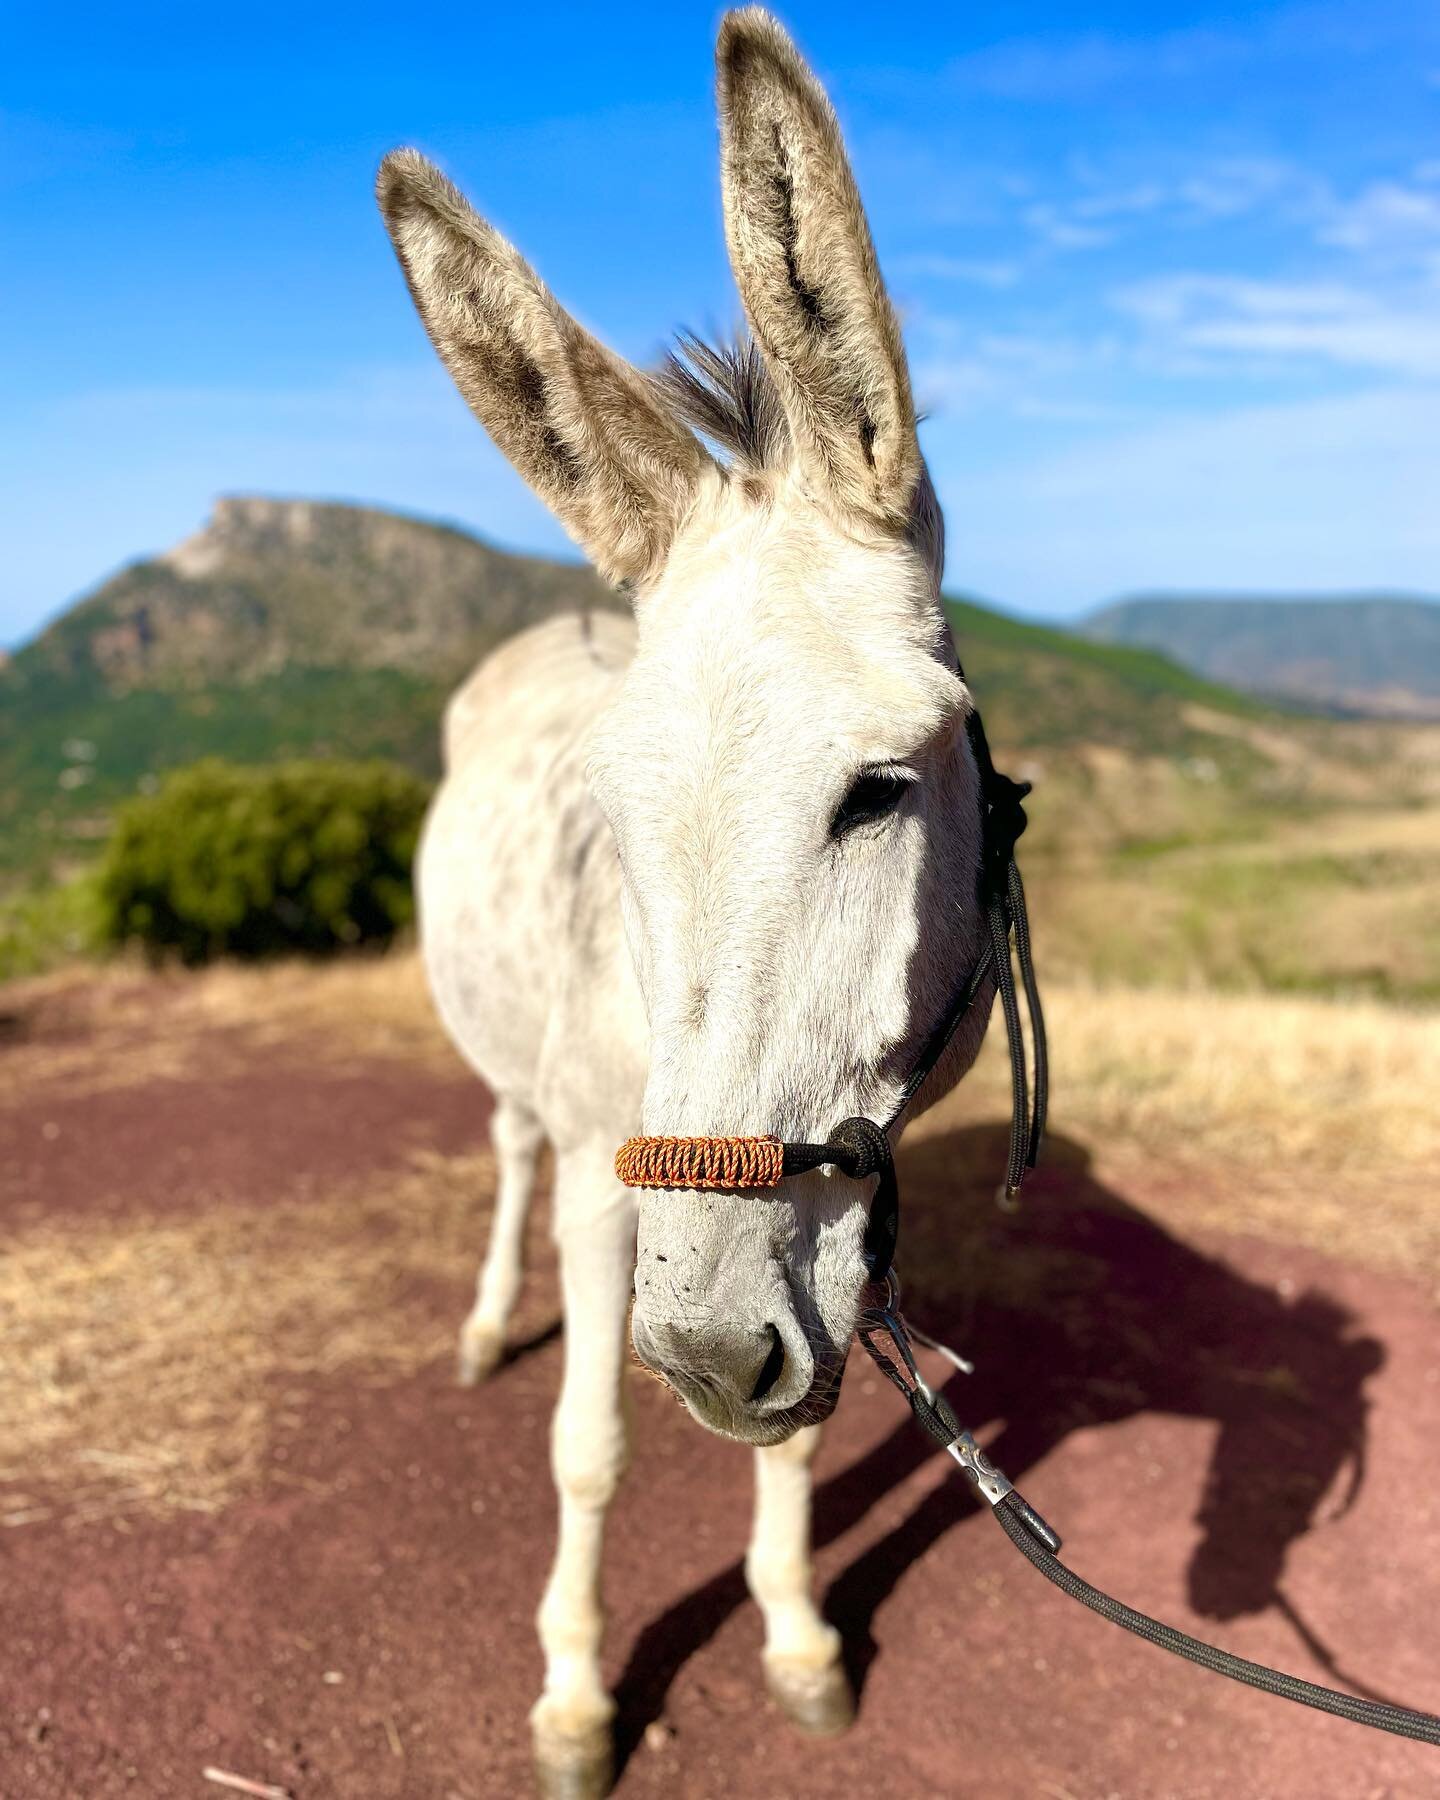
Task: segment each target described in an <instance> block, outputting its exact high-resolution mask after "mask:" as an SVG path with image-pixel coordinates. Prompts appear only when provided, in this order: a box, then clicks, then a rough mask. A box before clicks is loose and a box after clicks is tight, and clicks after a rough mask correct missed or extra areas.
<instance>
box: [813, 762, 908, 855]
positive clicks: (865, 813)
mask: <svg viewBox="0 0 1440 1800" xmlns="http://www.w3.org/2000/svg"><path fill="white" fill-rule="evenodd" d="M913 786H914V783H913V782H910V781H907V780H906V779H905V777H904V776H903V775H897V774H895V773H894V772H893V771H892V770H890V769H867V770H866V772H865V773H864V774H863V775H859V776H857V777H856V778H855V780H854V782H853V783H852V784H851V788H850V792H849V793H848V794H847V795H846V796H845V798H844V799H843V800H842V801H841V802H840V805H839V807H838V808H837V810H836V813H835V817H834V818H833V819H832V820H831V821H830V835H831V837H832V838H838V837H844V835H845V833H846V832H847V831H853V830H854V829H855V827H856V826H857V825H870V824H873V823H874V821H875V820H877V819H883V818H884V817H885V815H886V813H891V812H894V810H895V808H896V807H897V806H898V805H899V804H900V802H901V801H902V800H903V799H904V798H905V795H906V793H907V792H908V791H909V789H910V788H911V787H913Z"/></svg>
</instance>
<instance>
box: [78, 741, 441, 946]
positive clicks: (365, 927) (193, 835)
mask: <svg viewBox="0 0 1440 1800" xmlns="http://www.w3.org/2000/svg"><path fill="white" fill-rule="evenodd" d="M428 797H429V796H428V792H427V790H426V788H425V786H424V785H423V784H422V783H421V782H419V781H417V780H416V779H415V778H414V777H413V776H411V775H408V774H406V773H405V772H404V770H402V769H397V768H394V767H392V766H391V765H390V764H387V763H382V762H366V763H347V762H287V763H277V764H275V765H273V766H270V767H265V768H253V769H252V768H240V767H237V766H235V765H233V764H229V763H223V762H217V761H208V762H201V763H195V764H194V765H193V766H191V767H190V768H186V769H181V770H180V771H178V772H177V773H176V774H174V775H172V776H170V777H169V779H168V780H167V781H166V782H165V784H164V786H163V787H161V788H160V790H159V791H158V792H157V793H155V794H153V795H151V796H148V797H146V798H143V799H138V800H134V801H131V802H130V803H129V804H128V805H127V806H125V807H124V808H123V809H122V810H121V812H120V815H119V817H118V819H117V821H116V826H115V832H114V835H113V837H112V838H111V840H110V844H109V847H108V849H107V851H106V854H105V859H104V862H103V864H102V866H101V870H100V877H99V895H100V906H101V929H102V933H103V935H104V936H105V937H106V938H108V939H109V940H111V941H112V942H115V943H121V942H124V941H126V940H130V939H135V940H138V941H139V942H140V943H142V944H143V945H145V946H146V948H147V949H148V950H150V951H151V952H152V953H153V954H155V955H163V954H165V953H166V952H173V953H176V954H178V955H179V956H180V957H181V959H182V960H183V961H185V962H187V963H200V962H205V961H207V960H208V959H210V958H212V957H216V956H244V957H257V956H269V955H274V954H276V953H279V952H282V951H297V950H298V951H306V952H309V953H312V954H322V953H325V952H329V951H334V950H338V949H342V948H345V947H347V946H349V945H352V944H361V943H367V942H380V943H384V942H388V941H389V940H390V939H391V938H393V937H394V936H395V934H396V932H397V931H399V930H401V929H402V928H403V927H404V926H406V925H408V924H409V923H410V921H411V919H412V918H413V917H414V910H415V903H414V897H413V893H412V889H411V882H410V864H411V861H412V859H413V857H414V854H415V841H416V838H417V836H418V834H419V830H420V821H421V817H422V815H423V813H424V810H425V805H426V801H427V799H428Z"/></svg>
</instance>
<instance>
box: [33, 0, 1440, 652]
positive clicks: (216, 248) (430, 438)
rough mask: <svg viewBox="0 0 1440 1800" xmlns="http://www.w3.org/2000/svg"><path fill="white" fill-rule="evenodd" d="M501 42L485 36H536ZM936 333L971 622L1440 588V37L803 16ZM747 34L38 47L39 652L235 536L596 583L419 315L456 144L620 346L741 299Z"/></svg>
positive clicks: (81, 17) (501, 215)
mask: <svg viewBox="0 0 1440 1800" xmlns="http://www.w3.org/2000/svg"><path fill="white" fill-rule="evenodd" d="M502 10H503V16H502V17H499V18H496V17H492V16H489V15H490V14H491V13H492V11H494V12H501V11H502ZM783 16H784V17H785V19H786V20H787V22H788V23H789V25H790V26H791V28H792V29H793V30H794V31H795V33H796V35H797V37H798V39H799V41H800V43H801V46H802V48H803V49H804V50H805V51H806V53H807V54H808V55H809V57H810V58H811V60H812V61H813V62H814V64H815V65H816V67H817V68H818V69H819V71H820V72H821V74H822V76H823V78H824V79H825V81H826V82H827V84H828V86H829V87H830V90H831V93H832V95H833V96H834V98H835V101H836V104H837V107H838V109H839V112H840V115H841V119H842V122H843V124H844V126H845V128H846V132H847V135H848V138H849V141H850V144H851V149H852V154H853V157H854V160H855V164H856V168H857V173H858V175H859V178H860V182H861V186H862V189H863V191H864V194H865V197H866V202H867V205H868V207H869V211H870V215H871V220H872V224H873V227H874V230H875V236H876V240H877V243H878V245H879V248H880V254H881V259H882V262H883V265H884V267H885V270H886V273H887V276H888V278H889V281H890V285H891V287H892V290H893V292H894V294H895V296H896V299H897V301H898V302H899V304H900V306H901V308H902V311H903V314H904V317H905V320H906V329H907V337H908V341H909V345H910V353H911V360H912V365H913V369H914V374H915V384H916V388H917V391H918V395H919V398H920V401H921V404H922V405H923V406H924V407H925V408H926V409H927V411H928V413H929V415H930V416H929V419H928V421H927V423H926V424H925V426H924V427H923V433H924V442H925V447H926V451H927V454H928V455H929V457H930V460H931V464H932V467H933V469H934V471H935V475H936V479H937V484H938V486H939V488H940V492H941V495H942V497H943V499H944V501H945V504H946V510H947V514H948V518H949V524H950V533H951V540H950V541H951V553H950V568H949V577H950V582H951V585H952V586H954V587H956V588H964V589H967V590H970V591H973V592H978V593H981V594H985V595H988V596H991V597H993V598H995V599H997V600H1000V601H1002V602H1004V603H1006V604H1008V605H1010V606H1013V607H1015V608H1018V609H1022V610H1026V611H1031V612H1039V613H1045V614H1050V615H1055V616H1062V615H1065V614H1067V613H1072V612H1074V611H1076V610H1079V609H1081V608H1083V607H1086V606H1088V605H1090V604H1092V603H1094V602H1097V601H1099V600H1102V599H1105V598H1108V597H1110V596H1113V595H1115V594H1117V593H1121V592H1125V591H1129V590H1133V589H1136V588H1141V587H1154V586H1160V587H1218V588H1225V589H1256V588H1259V589H1303V588H1339V587H1348V586H1356V585H1365V586H1376V585H1385V586H1394V587H1403V588H1410V589H1419V590H1423V591H1431V592H1435V591H1440V8H1437V7H1436V6H1435V5H1434V4H1433V0H1417V3H1415V4H1409V3H1406V0H1368V3H1366V4H1359V3H1358V0H1346V3H1345V4H1332V3H1329V0H1321V3H1319V4H1298V5H1286V6H1245V5H1238V6H1237V5H1232V6H1229V7H1226V8H1225V9H1224V10H1223V11H1219V10H1207V9H1206V8H1204V7H1198V6H1197V7H1186V6H1180V5H1174V4H1163V3H1159V4H1147V5H1142V4H1135V3H1131V0H1124V3H1121V0H1096V3H1095V4H1092V5H1088V6H1084V7H1081V6H1077V5H1068V6H1060V5H1057V4H1038V3H1036V4H1026V3H1011V4H1003V5H993V6H990V7H982V6H975V5H971V6H967V7H964V8H960V7H957V6H955V5H954V4H953V3H952V4H945V5H923V4H911V5H907V6H904V7H900V6H892V7H884V8H881V7H876V6H874V5H873V4H871V5H866V6H858V5H848V4H845V3H844V0H825V3H824V4H820V3H818V0H800V3H797V4H795V5H792V6H790V7H788V8H786V9H784V12H783ZM717 18H718V13H717V12H716V11H712V9H711V8H709V7H708V6H705V7H702V6H687V5H683V4H681V5H670V6H667V7H663V8H662V7H653V8H652V7H642V6H632V7H626V6H623V5H618V4H616V5H613V6H611V7H608V8H599V7H590V6H586V7H564V6H556V5H554V4H545V5H536V6H533V7H530V8H505V9H489V8H484V7H475V6H467V7H465V8H459V7H448V6H438V5H425V4H420V5H414V6H411V7H408V8H400V7H394V6H387V7H384V8H381V7H378V6H371V5H367V4H356V5H350V6H347V7H345V8H343V9H342V8H339V7H333V6H327V5H312V6H307V7H298V8H297V7H293V6H286V7H280V6H275V5H270V4H268V3H266V4H261V5H258V6H251V7H248V8H247V9H245V10H244V11H243V12H242V13H238V14H237V13H235V12H234V11H231V10H221V11H218V12H216V11H213V10H208V9H207V10H205V11H203V12H202V10H201V9H197V8H191V7H185V8H179V7H175V8H169V7H163V6H141V7H137V8H109V7H107V8H104V9H101V8H98V7H83V6H82V7H79V8H68V9H62V8H53V9H40V8H29V9H25V11H24V12H23V13H21V14H18V15H15V16H13V17H12V19H11V20H10V23H9V26H8V29H7V45H6V56H5V59H4V63H5V67H4V70H3V73H0V134H3V136H0V241H3V243H4V245H5V251H6V254H5V266H6V274H5V280H4V282H3V284H0V365H3V374H0V382H3V387H0V392H3V396H4V403H3V408H0V530H3V541H4V545H5V555H4V563H3V573H0V643H7V642H8V643H14V642H18V641H20V640H21V639H23V638H24V637H25V636H26V635H27V634H28V633H29V632H30V631H32V630H33V629H34V627H35V626H36V625H37V624H38V623H39V622H40V621H41V620H42V619H43V618H44V617H45V616H47V615H49V614H51V613H53V612H54V611H55V610H57V609H58V608H59V607H60V606H62V605H63V604H64V603H66V602H67V601H68V600H69V599H70V598H72V597H73V596H74V595H75V594H76V593H77V592H79V591H81V590H83V589H84V588H86V587H88V586H90V585H92V584H93V583H94V582H96V581H97V580H99V579H100V578H101V577H102V576H104V575H105V574H106V573H108V572H109V571H111V570H112V569H113V568H115V567H116V566H117V565H119V564H120V563H123V562H125V561H128V560H129V559H130V558H132V557H134V556H138V555H141V554H145V553H148V552H153V551H155V550H158V549H161V548H163V547H165V546H166V545H168V544H170V543H172V542H174V541H176V540H177V539H179V538H180V537H182V536H184V535H186V534H187V533H189V532H190V531H192V530H194V529H195V528H196V527H197V526H198V525H199V523H200V521H201V520H202V518H203V517H204V515H205V513H206V511H207V509H208V507H209V504H210V501H211V500H212V498H213V496H214V495H215V494H217V493H223V492H234V491H242V492H244V491H261V492H274V493H291V494H309V495H323V496H330V497H340V498H354V499H361V500H368V501H374V502H379V503H382V504H389V505H395V506H400V507H404V508H407V509H410V510H414V511H418V512H422V513H428V514H432V515H436V516H441V517H446V518H451V519H455V520H458V521H460V522H463V523H466V524H469V525H471V526H473V527H474V528H476V529H478V530H479V531H481V532H483V533H485V534H486V535H488V536H490V537H492V538H494V539H496V540H497V541H499V542H502V543H505V544H509V545H514V546H519V547H526V548H534V549H541V550H551V551H555V550H561V549H563V548H564V545H565V540H564V539H563V537H562V536H561V534H560V533H559V531H558V528H556V527H555V526H554V525H553V524H552V523H551V522H550V521H549V519H548V517H547V516H546V515H545V513H544V512H543V510H542V509H541V508H540V507H539V505H538V504H537V503H536V502H535V501H533V500H532V499H531V498H530V497H529V496H528V494H527V493H526V492H525V490H524V489H523V488H522V487H521V485H520V484H519V482H518V481H517V480H516V479H515V477H514V476H513V475H511V473H510V472H509V470H508V469H507V468H506V467H505V465H504V464H503V463H502V462H501V460H500V458H499V457H498V455H497V454H496V453H495V452H494V451H493V450H492V449H491V448H490V446H489V444H488V442H487V441H486V440H485V438H484V435H483V433H482V432H481V431H480V429H479V427H478V426H477V425H475V424H474V423H473V421H472V420H471V419H470V417H469V415H468V413H466V411H465V409H464V407H463V405H462V403H461V402H460V401H459V400H458V398H456V396H455V395H454V394H453V392H452V390H451V389H450V387H449V385H448V382H447V378H446V377H445V376H444V374H443V372H442V371H441V370H440V368H439V365H438V364H437V363H436V362H435V360H434V358H433V356H432V354H431V352H430V351H429V348H428V346H427V344H426V342H425V340H424V337H423V334H422V332H421V330H420V327H419V325H418V322H417V321H416V320H415V319H414V317H413V315H412V313H411V310H410V307H409V303H408V300H407V299H406V297H405V294H404V290H403V288H402V285H401V282H400V279H399V276H398V274H397V272H396V269H395V267H394V264H393V261H392V259H391V256H390V252H389V249H388V246H387V244H386V241H385V239H384V236H383V234H382V232H381V230H380V227H379V223H378V221H377V218H376V216H375V212H374V207H373V202H372V200H371V182H372V178H373V173H374V168H375V165H376V163H377V161H378V159H379V157H380V156H381V154H382V153H383V152H384V151H385V150H386V149H387V148H389V147H390V146H391V145H393V144H396V143H401V142H410V143H417V144H419V145H420V146H421V147H422V148H423V149H425V150H426V151H427V152H429V153H430V154H431V155H433V156H434V157H435V158H437V160H439V161H440V162H441V163H442V165H443V166H444V167H446V168H447V169H448V170H449V171H450V173H451V174H452V175H453V176H454V177H455V178H456V179H457V180H458V181H459V182H460V183H461V185H462V186H463V187H464V188H465V189H466V190H467V192H468V193H469V194H470V195H471V197H472V199H473V200H474V201H475V203H476V204H477V206H479V208H480V209H481V210H482V211H484V212H486V213H487V214H488V215H489V216H490V217H491V218H492V219H494V220H495V222H496V223H497V224H499V225H500V226H501V228H502V229H504V230H505V231H507V232H508V233H509V234H510V235H511V236H513V237H514V238H515V239H516V241H517V242H518V243H519V244H520V245H521V247H522V248H523V249H524V251H525V252H526V254H527V255H528V256H529V257H530V258H531V260H532V261H533V262H534V263H535V264H536V265H537V267H538V268H539V269H540V271H541V273H542V274H543V275H544V276H545V277H546V279H547V280H548V281H549V283H550V284H551V286H552V287H553V288H554V289H555V290H556V291H557V293H558V294H559V295H560V297H561V298H562V299H563V300H564V301H565V302H566V304H567V305H569V306H570V307H571V308H572V309H573V310H574V311H575V312H576V313H577V315H578V316H579V317H581V318H582V319H583V320H584V321H585V322H586V323H587V324H589V325H590V326H591V327H592V328H593V329H595V330H596V331H598V332H599V333H600V334H601V335H602V336H604V337H605V338H606V339H607V340H608V341H609V342H611V343H612V344H614V345H615V346H616V347H617V348H619V349H621V350H622V351H624V352H625V353H626V354H628V355H630V356H631V357H634V358H636V359H639V360H646V359H650V358H652V357H653V356H654V355H655V354H656V353H657V352H658V350H659V348H660V347H661V345H662V344H663V342H664V340H665V338H666V336H667V334H668V333H669V332H670V330H671V329H672V328H674V327H675V326H678V325H682V324H683V325H691V326H700V327H707V326H722V327H723V326H727V325H729V324H731V323H732V322H733V321H734V319H735V317H736V306H737V303H736V301H735V298H734V294H733V288H732V286H731V283H730V278H729V275H728V271H727V268H726V265H725V258H724V247H723V239H722V232H721V225H720V216H719V198H718V189H717V171H716V156H715V127H714V118H713V110H712V103H711V95H710V82H711V73H710V57H711V45H712V42H713V33H714V26H715V23H716V20H717Z"/></svg>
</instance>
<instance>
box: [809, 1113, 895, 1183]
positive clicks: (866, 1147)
mask: <svg viewBox="0 0 1440 1800" xmlns="http://www.w3.org/2000/svg"><path fill="white" fill-rule="evenodd" d="M825 1148H826V1149H827V1150H833V1151H835V1152H836V1156H835V1166H836V1167H837V1168H838V1169H843V1170H844V1172H845V1173H846V1174H847V1175H848V1176H850V1178H851V1179H852V1180H853V1181H863V1180H864V1179H865V1177H866V1176H867V1175H878V1174H879V1173H880V1171H881V1170H882V1169H883V1168H885V1167H886V1165H887V1164H888V1163H889V1161H890V1140H889V1138H888V1137H887V1136H886V1135H885V1133H884V1131H883V1130H882V1129H881V1128H880V1126H878V1125H877V1124H876V1123H875V1121H874V1120H873V1119H867V1118H864V1117H862V1116H860V1115H857V1116H856V1117H855V1118H853V1119H842V1120H841V1121H840V1123H839V1124H838V1125H837V1126H836V1127H835V1129H834V1130H833V1131H832V1132H831V1133H830V1135H829V1137H828V1138H826V1140H825Z"/></svg>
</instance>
